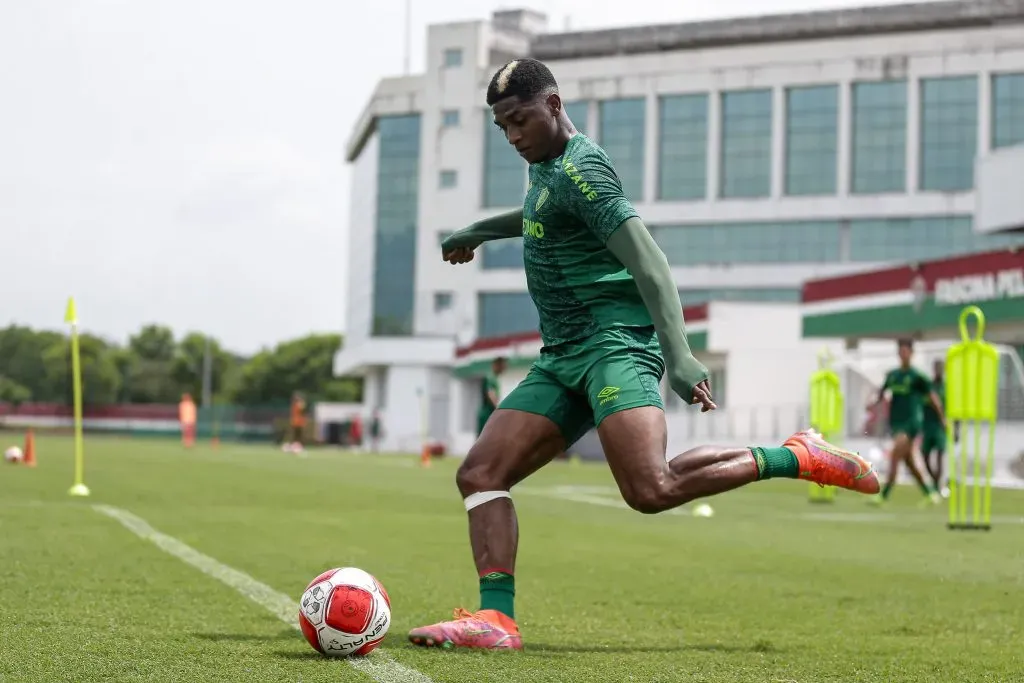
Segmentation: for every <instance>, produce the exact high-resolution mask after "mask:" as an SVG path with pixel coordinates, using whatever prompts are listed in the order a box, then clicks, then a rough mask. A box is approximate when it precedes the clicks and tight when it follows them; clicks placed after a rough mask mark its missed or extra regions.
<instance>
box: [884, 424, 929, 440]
mask: <svg viewBox="0 0 1024 683" xmlns="http://www.w3.org/2000/svg"><path fill="white" fill-rule="evenodd" d="M889 432H890V433H891V434H892V438H894V439H895V438H896V437H897V436H899V435H900V434H906V435H907V438H908V439H910V440H911V441H913V440H914V439H916V438H917V435H918V434H920V433H921V423H920V422H918V421H917V420H900V421H895V422H890V423H889Z"/></svg>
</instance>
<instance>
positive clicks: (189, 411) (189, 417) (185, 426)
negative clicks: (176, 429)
mask: <svg viewBox="0 0 1024 683" xmlns="http://www.w3.org/2000/svg"><path fill="white" fill-rule="evenodd" d="M178 422H180V423H181V443H182V444H183V445H184V446H185V448H192V447H193V446H195V445H196V402H195V401H193V400H192V396H191V394H182V395H181V402H179V403H178Z"/></svg>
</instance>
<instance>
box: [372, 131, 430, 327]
mask: <svg viewBox="0 0 1024 683" xmlns="http://www.w3.org/2000/svg"><path fill="white" fill-rule="evenodd" d="M377 130H378V135H379V136H380V146H379V150H378V154H379V158H378V165H377V229H376V234H375V236H374V241H375V249H374V263H373V320H372V334H373V335H374V336H405V335H411V334H412V332H413V305H414V302H415V299H416V297H415V294H416V290H415V283H416V215H417V209H418V187H419V182H418V178H419V156H420V117H419V114H410V115H404V116H382V117H381V118H380V121H379V123H378V126H377Z"/></svg>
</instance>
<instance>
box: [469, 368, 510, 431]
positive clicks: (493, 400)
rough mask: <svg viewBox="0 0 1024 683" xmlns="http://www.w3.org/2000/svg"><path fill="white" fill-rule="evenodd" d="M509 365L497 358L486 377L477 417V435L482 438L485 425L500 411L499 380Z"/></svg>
mask: <svg viewBox="0 0 1024 683" xmlns="http://www.w3.org/2000/svg"><path fill="white" fill-rule="evenodd" d="M506 365H507V363H506V361H505V359H504V358H495V359H494V360H492V361H491V370H490V372H488V373H487V374H486V375H484V381H483V386H482V388H481V391H482V394H483V395H482V396H481V397H480V410H479V411H478V412H477V415H476V435H477V436H480V434H481V433H483V431H484V425H485V424H487V420H488V419H489V418H490V417H491V414H492V413H494V411H495V410H497V409H498V403H499V399H498V396H499V394H498V392H499V390H500V384H499V382H498V378H499V377H501V373H503V372H505V367H506Z"/></svg>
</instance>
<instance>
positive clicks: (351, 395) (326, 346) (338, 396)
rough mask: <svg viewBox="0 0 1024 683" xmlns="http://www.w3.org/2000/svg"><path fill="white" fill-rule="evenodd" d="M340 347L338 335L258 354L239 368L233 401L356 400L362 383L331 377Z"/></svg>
mask: <svg viewBox="0 0 1024 683" xmlns="http://www.w3.org/2000/svg"><path fill="white" fill-rule="evenodd" d="M341 343H342V337H341V335H339V334H312V335H308V336H306V337H301V338H299V339H293V340H290V341H286V342H282V343H281V344H278V345H277V347H275V348H274V349H273V350H264V351H261V352H260V353H258V354H256V355H255V356H253V357H252V358H251V359H249V361H248V362H247V363H246V364H245V365H244V366H243V367H242V371H241V375H240V377H239V378H238V385H237V387H236V389H235V392H234V398H235V401H236V402H237V403H241V404H244V405H261V404H263V405H265V404H274V403H279V404H280V403H287V402H288V400H289V399H290V398H291V396H292V393H293V392H296V391H300V392H302V393H303V394H305V396H306V397H307V399H309V400H312V401H318V400H329V401H338V400H347V401H354V400H359V399H360V398H361V397H362V383H361V382H360V381H359V380H358V379H355V378H340V379H339V378H335V377H334V356H335V354H336V353H337V352H338V350H339V349H340V348H341Z"/></svg>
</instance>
